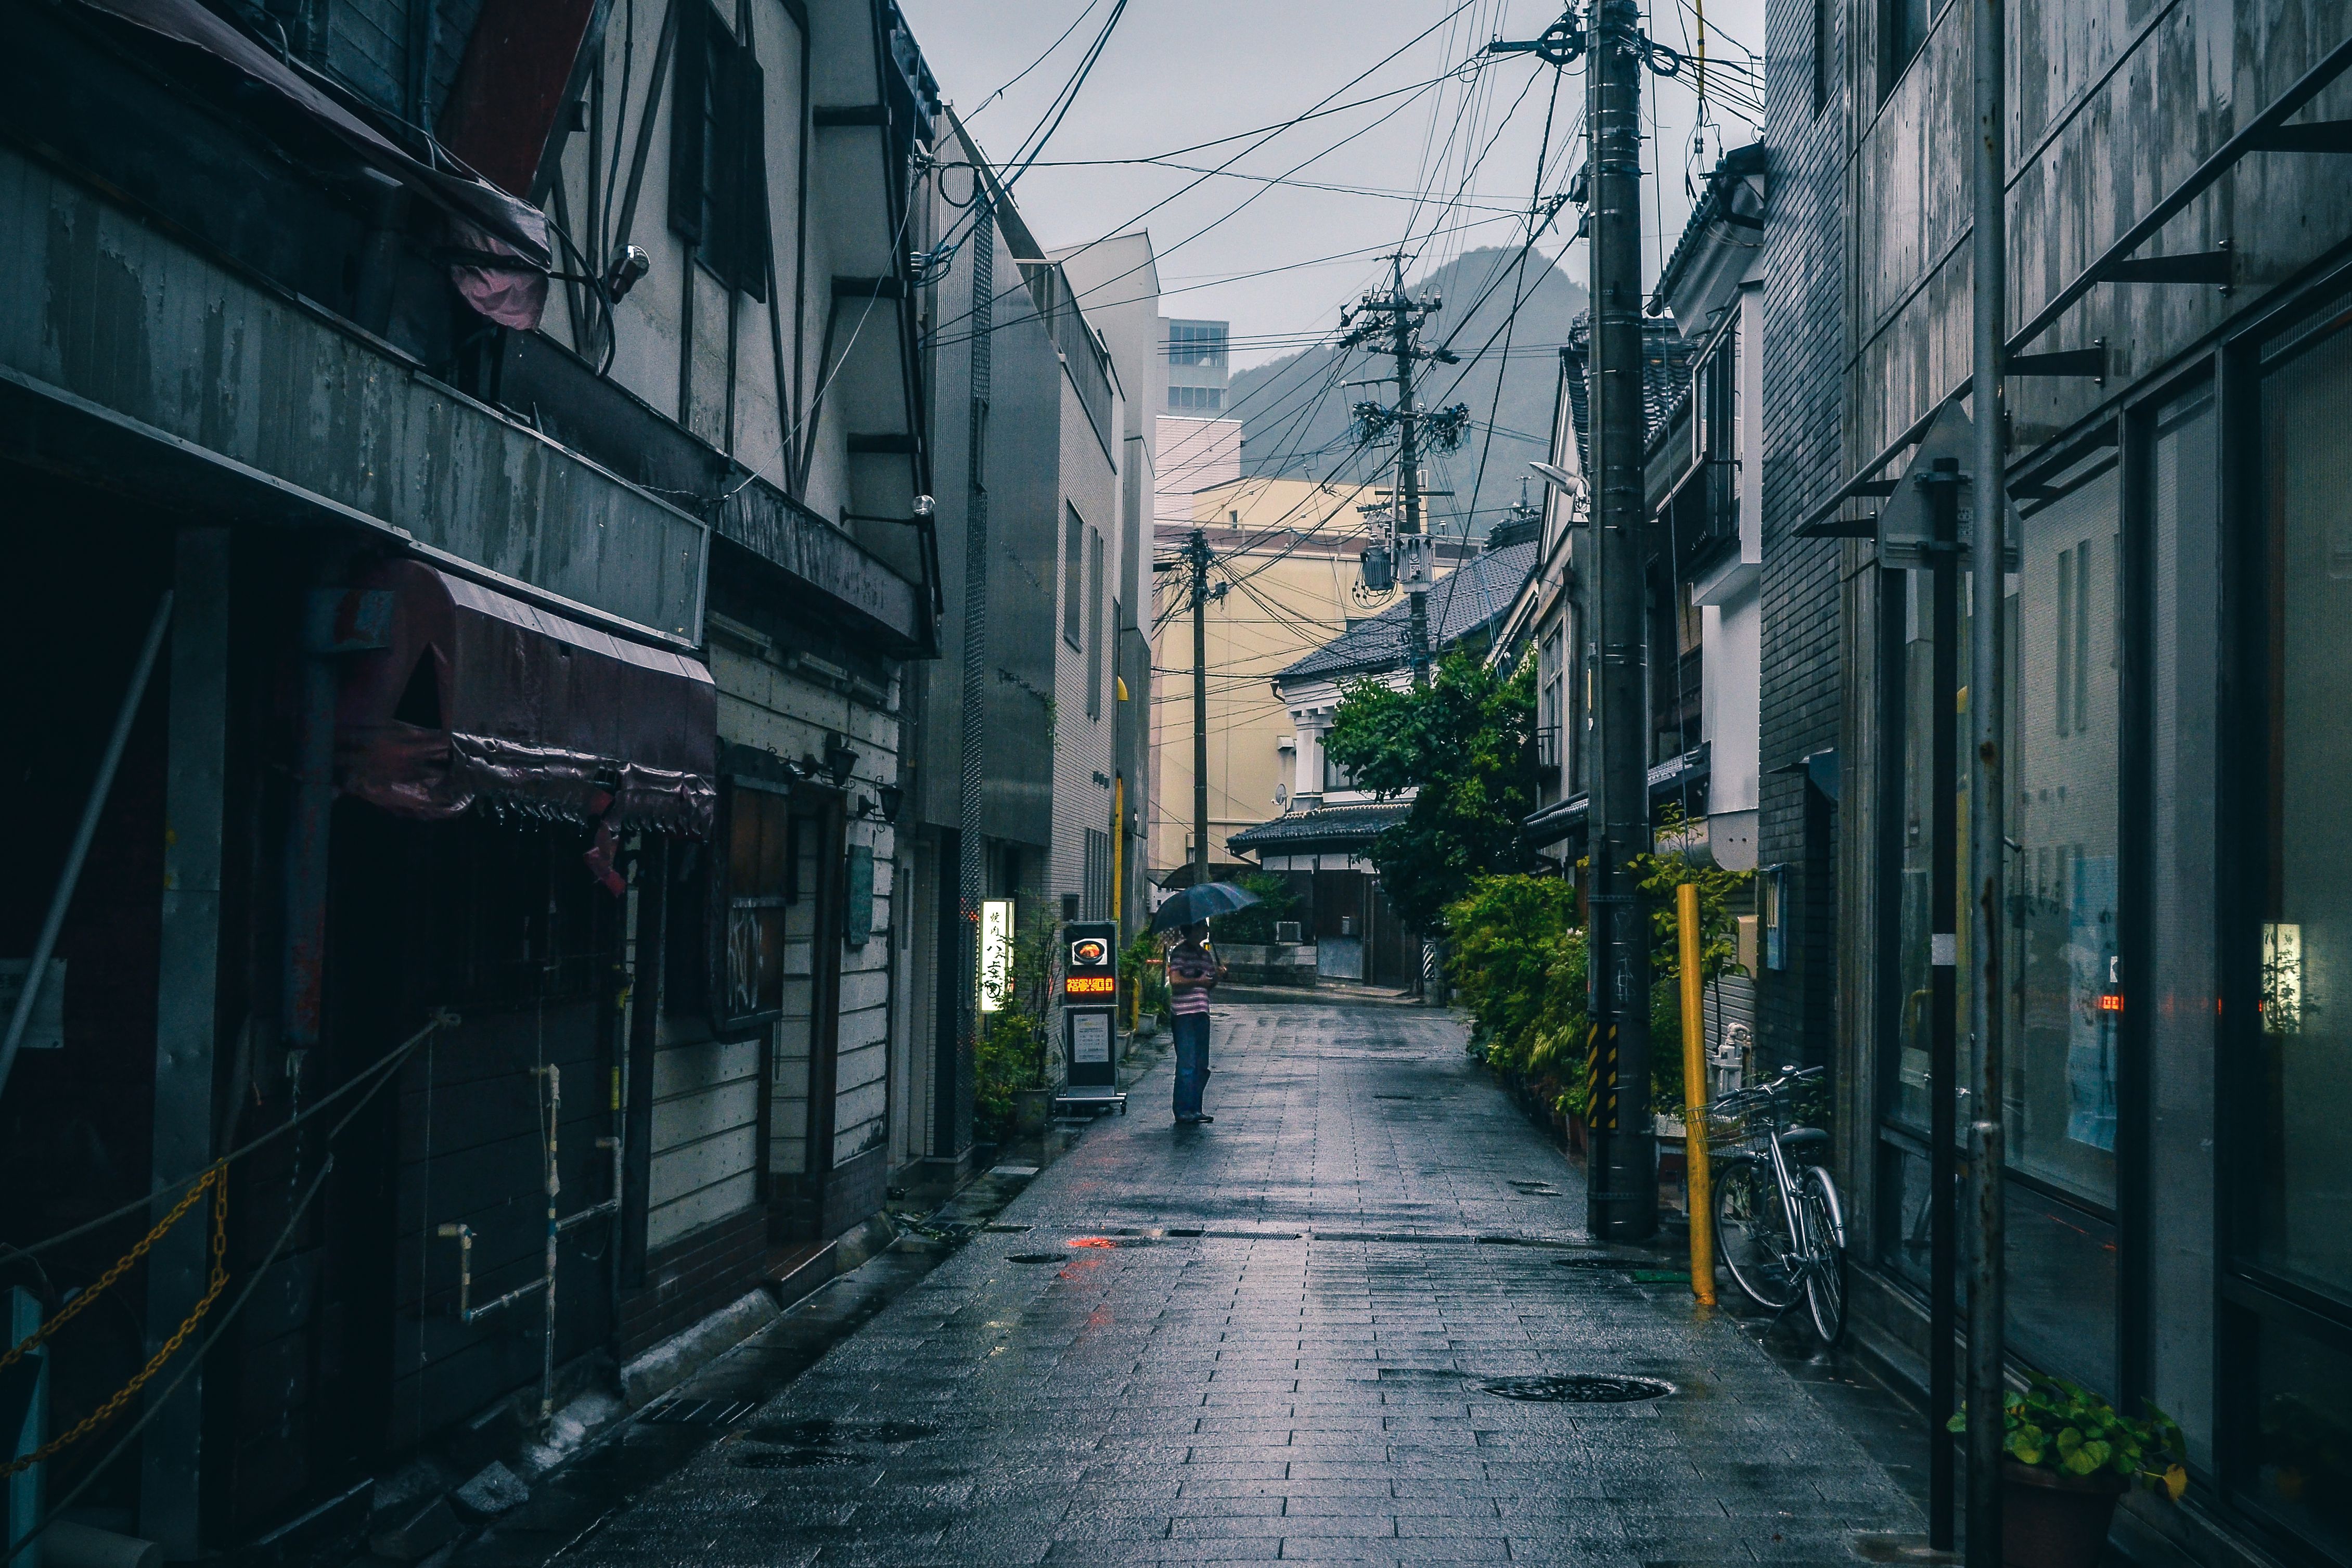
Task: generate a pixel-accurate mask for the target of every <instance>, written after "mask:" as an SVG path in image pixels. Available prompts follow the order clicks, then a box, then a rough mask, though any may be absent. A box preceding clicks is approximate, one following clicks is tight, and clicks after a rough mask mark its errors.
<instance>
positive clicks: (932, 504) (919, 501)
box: [914, 496, 940, 517]
mask: <svg viewBox="0 0 2352 1568" xmlns="http://www.w3.org/2000/svg"><path fill="white" fill-rule="evenodd" d="M914 510H915V515H916V516H917V517H929V516H930V515H931V514H932V513H934V512H936V511H938V510H940V507H939V503H938V502H937V501H935V500H932V499H931V498H930V497H929V496H917V497H916V498H915V508H914Z"/></svg>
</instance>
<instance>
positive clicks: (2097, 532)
mask: <svg viewBox="0 0 2352 1568" xmlns="http://www.w3.org/2000/svg"><path fill="white" fill-rule="evenodd" d="M2118 491H2119V486H2118V481H2117V475H2116V471H2115V470H2114V469H2113V468H2110V469H2109V470H2108V471H2107V472H2105V474H2102V475H2100V476H2099V477H2097V478H2095V479H2090V480H2088V481H2087V482H2085V483H2084V484H2083V485H2082V486H2081V488H2080V489H2075V490H2074V492H2073V493H2071V494H2069V495H2067V496H2065V497H2063V499H2061V500H2056V501H2053V503H2051V504H2050V505H2049V506H2046V507H2043V508H2042V509H2041V510H2037V511H2035V512H2033V513H2032V514H2031V515H2029V516H2026V517H2024V518H2023V519H2021V521H2020V522H2019V524H2018V526H2017V534H2018V552H2019V567H2020V570H2019V574H2018V588H2017V592H2016V593H2015V595H2013V596H2012V597H2011V618H2012V623H2013V625H2014V626H2015V627H2016V635H2017V639H2018V640H2017V648H2018V657H2017V658H2016V660H2015V661H2014V668H2013V669H2012V671H2011V682H2012V684H2011V696H2010V706H2009V727H2010V734H2011V741H2010V753H2009V763H2010V784H2011V789H2012V791H2013V792H2014V793H2013V794H2012V795H2011V810H2010V819H2009V824H2008V828H2009V836H2010V837H2011V840H2012V841H2013V842H2014V844H2015V846H2016V848H2015V849H2014V851H2013V854H2014V858H2013V859H2012V861H2011V888H2010V910H2011V930H2010V940H2011V944H2012V948H2011V958H2010V965H2009V973H2010V980H2011V993H2010V997H2009V1028H2008V1041H2009V1044H2008V1054H2009V1098H2010V1103H2009V1106H2008V1121H2009V1140H2010V1143H2009V1146H2010V1151H2011V1153H2010V1161H2011V1167H2012V1168H2013V1169H2016V1170H2018V1171H2021V1172H2023V1173H2027V1174H2029V1175H2032V1176H2035V1177H2038V1178H2040V1179H2041V1180H2042V1181H2044V1182H2048V1183H2050V1184H2053V1185H2054V1186H2057V1187H2059V1188H2061V1189H2062V1190H2063V1191H2065V1192H2068V1193H2071V1194H2074V1195H2076V1196H2078V1197H2080V1198H2083V1199H2086V1200H2088V1201H2089V1202H2092V1203H2095V1204H2098V1205H2105V1206H2111V1205H2113V1204H2114V1203H2115V1198H2116V1156H2115V1149H2116V1034H2117V1026H2118V1025H2119V1024H2120V1022H2121V1018H2122V1011H2121V1010H2122V1006H2123V985H2122V981H2123V975H2122V970H2121V961H2120V958H2119V956H2118V952H2117V945H2116V806H2117V797H2118V795H2119V793H2120V789H2119V784H2120V779H2119V773H2120V764H2121V757H2120V752H2119V743H2120V740H2121V734H2122V728H2121V719H2122V710H2121V701H2120V697H2121V684H2122V682H2121V674H2122V670H2121V666H2122V662H2123V658H2122V654H2123V647H2122V636H2121V627H2122V620H2121V618H2120V616H2118V615H2117V613H2116V612H2117V609H2118V607H2119V598H2120V595H2119V594H2118V592H2117V584H2118V581H2119V579H2120V576H2121V573H2120V571H2119V570H2118V566H2119V563H2120V561H2121V559H2122V552H2121V543H2122V540H2121V537H2120V530H2119V528H2118V524H2117V498H2118Z"/></svg>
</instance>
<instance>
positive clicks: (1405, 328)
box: [1389, 250, 1436, 687]
mask: <svg viewBox="0 0 2352 1568" xmlns="http://www.w3.org/2000/svg"><path fill="white" fill-rule="evenodd" d="M1389 261H1390V265H1391V268H1392V269H1393V270H1391V273H1390V275H1389V276H1390V286H1389V297H1390V298H1391V300H1400V301H1402V300H1403V299H1404V252H1403V251H1402V250H1400V251H1398V252H1397V253H1396V254H1395V255H1394V256H1392V257H1391V258H1389ZM1429 308H1430V309H1431V310H1434V309H1436V306H1435V305H1434V304H1432V305H1431V306H1430V307H1429ZM1389 321H1390V323H1391V326H1393V327H1394V329H1395V331H1394V334H1393V342H1392V347H1391V353H1394V354H1395V356H1396V385H1397V411H1398V419H1397V499H1398V500H1400V501H1402V503H1403V506H1402V510H1401V511H1400V512H1399V513H1398V514H1397V531H1398V532H1399V533H1401V534H1403V535H1405V536H1407V537H1409V538H1410V537H1415V536H1418V535H1419V534H1420V532H1421V442H1420V439H1419V437H1420V434H1421V433H1420V430H1419V429H1418V426H1419V425H1420V423H1421V422H1420V421H1419V420H1417V419H1415V418H1414V417H1413V405H1412V351H1413V342H1412V329H1413V328H1414V327H1415V326H1416V325H1418V324H1419V318H1418V317H1415V316H1413V315H1412V314H1411V313H1409V312H1408V311H1407V310H1404V309H1403V308H1402V306H1401V305H1400V307H1399V308H1398V309H1396V310H1392V311H1391V313H1390V316H1389ZM1405 597H1406V599H1407V601H1408V602H1409V603H1410V604H1411V605H1412V630H1411V631H1410V632H1409V633H1408V634H1407V642H1406V651H1407V655H1408V657H1409V658H1411V659H1412V683H1413V685H1414V686H1415V687H1425V686H1427V685H1428V684H1429V590H1428V589H1427V588H1426V587H1421V588H1415V589H1413V590H1412V591H1411V592H1410V593H1408V594H1407V595H1405Z"/></svg>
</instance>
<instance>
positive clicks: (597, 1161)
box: [248, 1000, 614, 1446]
mask: <svg viewBox="0 0 2352 1568" xmlns="http://www.w3.org/2000/svg"><path fill="white" fill-rule="evenodd" d="M603 1016H604V1015H603V1010H602V1008H601V1007H600V1006H599V1005H598V1004H597V1003H596V1002H595V1001H593V1000H587V1001H579V1002H572V1003H566V1004H562V1005H552V1004H551V1005H547V1006H545V1007H541V1008H521V1009H515V1010H511V1011H507V1012H501V1013H488V1012H483V1013H476V1012H474V1011H472V1010H470V1009H469V1010H468V1011H467V1014H466V1016H465V1022H464V1024H462V1025H461V1026H458V1027H457V1028H455V1029H451V1030H447V1031H445V1032H444V1033H443V1034H442V1035H441V1036H439V1037H436V1039H435V1040H434V1042H433V1043H432V1047H431V1048H430V1049H429V1050H427V1051H422V1052H419V1053H418V1054H417V1056H415V1057H414V1058H411V1059H410V1060H409V1062H408V1064H407V1066H406V1067H404V1068H403V1069H402V1073H401V1084H400V1089H401V1095H400V1128H399V1138H398V1142H397V1147H398V1149H399V1151H400V1154H399V1160H400V1164H399V1175H398V1189H397V1195H396V1198H395V1205H396V1210H397V1219H396V1223H395V1225H394V1237H393V1258H392V1263H393V1271H394V1322H395V1324H396V1325H397V1328H396V1330H395V1344H394V1364H393V1368H392V1372H393V1396H392V1411H391V1426H390V1432H389V1433H388V1436H389V1437H390V1439H391V1441H392V1442H393V1443H394V1445H395V1446H398V1445H405V1444H407V1443H412V1442H415V1441H416V1440H418V1439H419V1438H421V1437H424V1436H430V1435H432V1434H433V1433H435V1432H436V1431H439V1430H440V1429H441V1428H443V1427H444V1426H448V1425H449V1424H450V1423H452V1422H455V1421H457V1420H459V1419H461V1418H462V1417H464V1416H465V1415H468V1414H469V1413H471V1412H473V1411H476V1410H478V1409H480V1408H481V1406H482V1405H483V1404H484V1403H485V1402H486V1401H487V1400H488V1399H491V1398H493V1397H495V1396H496V1395H498V1394H504V1393H507V1392H509V1391H510V1390H513V1389H518V1388H523V1387H528V1386H530V1385H533V1384H536V1383H537V1382H538V1381H539V1375H540V1347H541V1329H542V1326H543V1324H544V1322H545V1317H544V1309H543V1308H542V1307H541V1303H540V1300H539V1298H538V1297H537V1296H535V1295H534V1296H530V1297H527V1298H525V1299H523V1300H519V1301H517V1302H516V1303H515V1304H514V1305H513V1306H511V1307H509V1308H507V1309H506V1310H503V1311H500V1312H498V1313H495V1314H493V1315H491V1316H489V1317H488V1318H483V1319H480V1320H478V1321H476V1322H474V1323H472V1324H470V1325H468V1324H465V1323H461V1322H459V1321H457V1315H456V1308H457V1243H456V1242H454V1241H448V1240H444V1239H442V1238H441V1237H438V1236H436V1234H435V1232H436V1229H437V1227H439V1226H443V1225H446V1224H449V1223H450V1222H452V1221H458V1222H462V1223H464V1224H466V1225H468V1226H472V1227H473V1230H474V1237H475V1238H474V1259H473V1263H474V1279H473V1300H475V1301H476V1302H477V1303H478V1302H482V1301H486V1300H493V1299H495V1298H497V1297H499V1296H501V1295H504V1294H505V1293H506V1292H507V1291H509V1290H511V1289H515V1288H516V1287H518V1286H520V1285H525V1284H528V1283H530V1281H531V1280H533V1279H539V1278H541V1276H542V1274H543V1273H544V1272H545V1247H546V1230H545V1220H546V1212H547V1199H546V1195H545V1192H544V1188H543V1185H542V1181H543V1178H542V1175H541V1170H542V1166H541V1158H542V1156H541V1147H542V1145H541V1138H542V1137H543V1133H542V1131H541V1128H542V1127H543V1126H544V1125H545V1121H544V1111H543V1110H541V1095H542V1094H543V1093H544V1085H543V1082H542V1080H541V1079H538V1078H536V1077H535V1076H534V1075H533V1072H532V1069H533V1068H537V1067H539V1066H541V1065H542V1064H547V1065H552V1066H554V1067H556V1068H559V1069H560V1070H561V1072H562V1086H563V1107H562V1121H561V1122H560V1123H559V1131H558V1136H557V1150H558V1156H559V1158H558V1166H559V1170H560V1173H561V1176H562V1188H563V1192H562V1197H561V1198H560V1199H559V1200H558V1208H559V1210H560V1212H562V1213H563V1214H572V1213H574V1212H576V1211H578V1210H580V1209H583V1208H587V1207H590V1206H592V1205H595V1204H598V1203H601V1202H603V1201H604V1199H605V1198H606V1197H608V1196H610V1195H611V1194H612V1190H613V1183H612V1175H611V1172H612V1158H613V1157H612V1155H611V1153H610V1152H607V1151H605V1150H603V1149H599V1148H597V1147H596V1140H597V1139H599V1138H604V1137H609V1136H611V1135H612V1134H613V1132H614V1124H613V1123H614V1117H613V1113H612V1109H611V1095H610V1089H609V1086H608V1082H607V1068H606V1060H607V1058H606V1054H605V1052H604V1049H603V1043H602V1042H600V1041H599V1040H598V1039H597V1030H598V1026H599V1024H600V1022H601V1021H602V1019H603ZM609 1242H610V1222H609V1221H594V1222H592V1223H590V1224H588V1225H584V1226H578V1227H575V1228H574V1229H572V1230H569V1231H566V1232H565V1233H564V1235H563V1238H562V1242H561V1243H560V1244H559V1247H558V1248H557V1262H556V1269H557V1282H558V1289H557V1295H556V1305H557V1312H556V1324H555V1359H556V1363H557V1364H558V1365H559V1366H560V1365H562V1364H563V1363H566V1362H569V1361H571V1360H572V1359H573V1358H574V1357H577V1356H582V1355H585V1354H587V1353H588V1352H591V1351H593V1350H595V1349H597V1348H598V1347H600V1346H602V1345H603V1344H604V1342H605V1340H606V1338H607V1336H608V1335H609V1334H610V1332H611V1331H612V1317H611V1311H610V1307H611V1290H610V1288H609V1284H608V1279H609V1268H610V1265H609V1263H607V1262H604V1261H599V1260H600V1259H604V1258H607V1256H608V1247H609ZM248 1414H249V1415H252V1417H253V1419H254V1420H255V1422H256V1424H257V1426H261V1425H267V1422H266V1420H265V1419H264V1418H263V1415H262V1413H260V1412H251V1413H248Z"/></svg>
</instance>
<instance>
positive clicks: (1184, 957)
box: [1168, 943, 1217, 1013]
mask: <svg viewBox="0 0 2352 1568" xmlns="http://www.w3.org/2000/svg"><path fill="white" fill-rule="evenodd" d="M1180 978H1181V979H1186V980H1206V981H1207V982H1208V983H1209V985H1214V984H1216V983H1217V961H1216V958H1215V957H1214V955H1213V954H1212V953H1210V952H1209V951H1208V950H1207V949H1206V948H1200V947H1194V946H1192V945H1191V944H1190V943H1180V944H1179V945H1177V946H1175V947H1171V948H1170V949H1169V950H1168V980H1169V991H1168V995H1169V1004H1168V1005H1169V1007H1170V1009H1171V1011H1173V1012H1176V1013H1205V1012H1207V1011H1208V1010H1209V986H1208V985H1184V986H1179V985H1177V984H1175V982H1176V981H1177V980H1179V979H1180Z"/></svg>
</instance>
